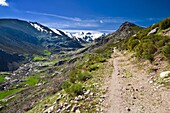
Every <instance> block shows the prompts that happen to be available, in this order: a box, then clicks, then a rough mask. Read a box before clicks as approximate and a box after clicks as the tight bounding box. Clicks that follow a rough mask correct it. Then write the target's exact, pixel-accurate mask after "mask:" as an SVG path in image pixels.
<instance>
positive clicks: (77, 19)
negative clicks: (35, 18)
mask: <svg viewBox="0 0 170 113" xmlns="http://www.w3.org/2000/svg"><path fill="white" fill-rule="evenodd" d="M26 13H29V14H33V15H42V16H50V17H57V18H61V19H65V20H71V21H81V19H80V18H77V17H75V18H74V17H67V16H61V15H56V14H50V13H39V12H32V11H26Z"/></svg>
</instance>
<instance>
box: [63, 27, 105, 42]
mask: <svg viewBox="0 0 170 113" xmlns="http://www.w3.org/2000/svg"><path fill="white" fill-rule="evenodd" d="M64 33H65V34H66V35H67V36H68V37H70V38H74V39H76V40H78V41H79V42H81V43H88V42H92V41H94V40H95V39H97V38H100V37H103V36H105V35H106V33H102V32H97V31H86V30H85V31H77V32H71V31H70V32H69V31H64Z"/></svg>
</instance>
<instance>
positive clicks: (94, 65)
mask: <svg viewBox="0 0 170 113" xmlns="http://www.w3.org/2000/svg"><path fill="white" fill-rule="evenodd" d="M99 67H100V66H99V64H93V65H91V66H90V67H89V68H90V71H94V70H96V69H99Z"/></svg>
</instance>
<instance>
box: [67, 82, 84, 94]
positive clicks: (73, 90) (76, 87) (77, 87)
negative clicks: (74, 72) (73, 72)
mask: <svg viewBox="0 0 170 113" xmlns="http://www.w3.org/2000/svg"><path fill="white" fill-rule="evenodd" d="M64 84H65V85H66V87H67V85H69V84H68V83H64ZM64 90H65V91H66V92H67V93H68V94H70V95H71V96H77V95H80V94H82V92H83V85H82V83H75V84H72V85H71V86H70V87H68V88H66V89H64Z"/></svg>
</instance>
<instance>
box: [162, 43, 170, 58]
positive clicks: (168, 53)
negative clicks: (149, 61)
mask: <svg viewBox="0 0 170 113" xmlns="http://www.w3.org/2000/svg"><path fill="white" fill-rule="evenodd" d="M162 54H163V55H164V56H165V57H166V58H167V59H168V60H169V61H170V42H169V43H167V44H166V45H165V46H164V47H163V48H162Z"/></svg>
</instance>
